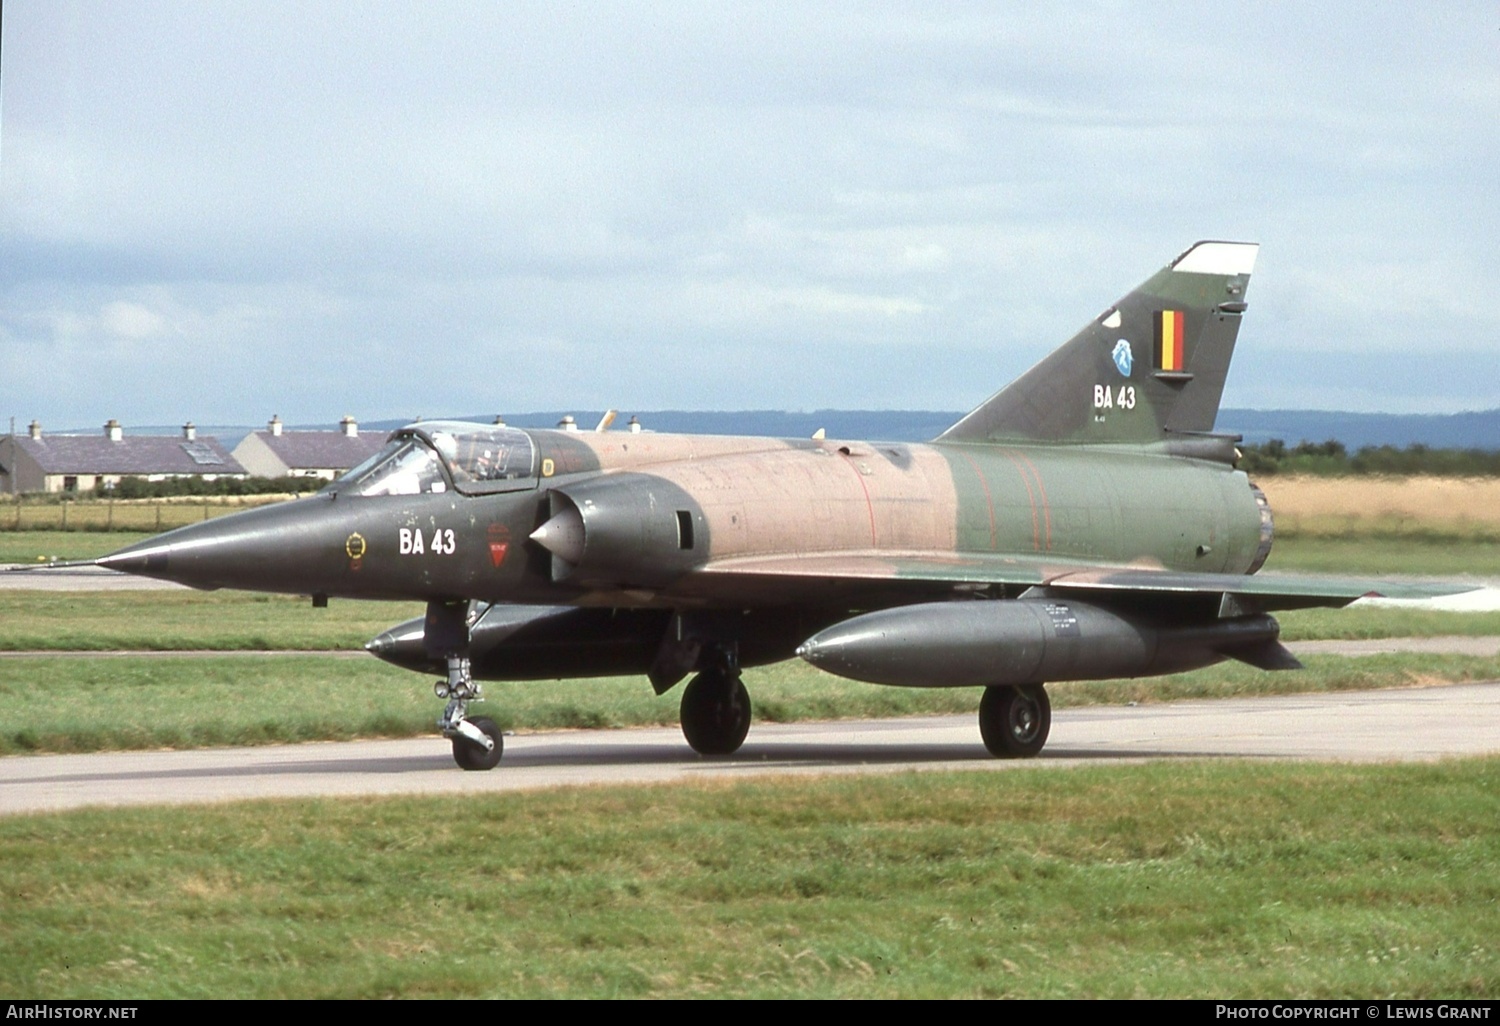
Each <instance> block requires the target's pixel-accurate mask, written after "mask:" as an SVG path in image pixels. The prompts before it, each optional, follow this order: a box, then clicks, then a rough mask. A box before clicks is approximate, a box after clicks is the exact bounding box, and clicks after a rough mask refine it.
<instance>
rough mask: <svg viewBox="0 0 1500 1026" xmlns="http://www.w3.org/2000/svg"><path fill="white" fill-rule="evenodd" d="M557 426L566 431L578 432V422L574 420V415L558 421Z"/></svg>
mask: <svg viewBox="0 0 1500 1026" xmlns="http://www.w3.org/2000/svg"><path fill="white" fill-rule="evenodd" d="M557 426H558V427H560V428H562V429H563V430H564V431H577V430H578V422H577V421H576V420H574V419H573V415H572V414H571V413H570V414H568V415H567V416H566V417H564V418H563V419H562V420H560V421H558V422H557Z"/></svg>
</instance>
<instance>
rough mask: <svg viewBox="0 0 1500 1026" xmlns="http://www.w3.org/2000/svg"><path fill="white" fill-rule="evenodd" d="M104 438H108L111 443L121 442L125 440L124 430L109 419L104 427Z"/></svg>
mask: <svg viewBox="0 0 1500 1026" xmlns="http://www.w3.org/2000/svg"><path fill="white" fill-rule="evenodd" d="M104 437H105V438H108V439H109V440H110V441H111V442H119V441H122V440H123V439H124V438H125V429H124V428H122V427H121V426H120V422H119V421H118V420H115V419H114V418H113V417H111V418H109V423H107V424H105V425H104Z"/></svg>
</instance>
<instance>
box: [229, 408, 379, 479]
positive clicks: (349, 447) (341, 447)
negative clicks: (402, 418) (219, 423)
mask: <svg viewBox="0 0 1500 1026" xmlns="http://www.w3.org/2000/svg"><path fill="white" fill-rule="evenodd" d="M384 444H385V438H384V436H383V435H361V434H360V433H359V424H358V422H357V421H355V419H354V418H353V417H345V418H344V419H343V420H341V421H339V428H338V430H337V431H287V430H284V428H283V426H282V423H281V418H280V417H279V416H275V417H272V418H271V420H270V421H269V422H268V423H267V424H266V429H265V430H264V431H255V432H252V433H251V434H248V435H246V436H245V439H244V441H242V442H240V444H239V445H237V446H235V447H234V458H235V459H236V460H238V461H239V462H240V464H241V465H242V466H243V467H244V468H245V469H246V470H248V471H249V472H250V473H251V474H252V475H254V476H255V477H320V478H322V479H324V480H325V481H332V480H333V479H334V478H336V477H338V476H339V475H340V474H342V473H343V472H344V471H346V470H348V469H349V468H350V467H357V466H359V464H361V463H363V462H364V461H365V460H367V459H369V458H370V457H371V456H373V455H375V454H376V453H377V452H379V451H380V449H381V446H383V445H384Z"/></svg>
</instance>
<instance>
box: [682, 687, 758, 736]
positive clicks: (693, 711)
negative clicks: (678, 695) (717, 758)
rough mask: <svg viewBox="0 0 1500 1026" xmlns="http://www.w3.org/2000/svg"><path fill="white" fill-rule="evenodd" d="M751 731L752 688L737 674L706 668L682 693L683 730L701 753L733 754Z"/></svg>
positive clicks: (684, 734)
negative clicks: (722, 672) (748, 689)
mask: <svg viewBox="0 0 1500 1026" xmlns="http://www.w3.org/2000/svg"><path fill="white" fill-rule="evenodd" d="M748 733H750V692H748V691H746V690H745V685H744V683H743V682H742V681H741V680H740V678H739V677H738V676H735V677H733V678H726V677H725V676H723V675H721V674H719V673H715V672H711V671H704V672H703V673H700V674H698V676H696V677H694V678H693V679H692V681H691V682H689V684H688V686H687V689H686V690H685V691H683V693H682V734H683V736H684V737H686V738H687V743H688V744H689V745H691V746H692V748H693V751H695V752H697V753H698V754H699V755H731V754H733V753H734V752H736V751H738V750H739V747H740V745H742V744H744V743H745V735H746V734H748Z"/></svg>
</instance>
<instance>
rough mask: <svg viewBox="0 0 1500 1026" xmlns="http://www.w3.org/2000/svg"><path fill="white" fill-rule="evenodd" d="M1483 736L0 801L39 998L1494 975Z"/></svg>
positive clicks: (1249, 987)
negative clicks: (61, 807) (669, 781)
mask: <svg viewBox="0 0 1500 1026" xmlns="http://www.w3.org/2000/svg"><path fill="white" fill-rule="evenodd" d="M1497 822H1500V761H1497V760H1494V759H1489V760H1467V761H1456V762H1448V763H1442V764H1438V765H1410V766H1378V767H1355V766H1326V765H1306V764H1293V763H1285V764H1260V763H1244V762H1234V761H1225V762H1208V761H1204V762H1183V761H1172V762H1164V763H1156V764H1144V765H1111V766H1099V767H1083V768H1074V769H1058V768H1054V767H1047V766H1043V765H1028V766H1017V767H1010V768H1007V769H1005V770H1002V771H988V772H966V773H912V774H904V775H897V776H889V777H887V776H874V777H859V778H832V777H830V778H822V779H809V778H806V777H799V778H796V779H795V781H794V782H791V786H789V782H788V781H783V780H756V781H754V782H740V783H735V784H710V785H701V786H687V785H678V786H669V787H632V788H581V789H572V790H561V791H551V792H540V793H529V794H528V793H520V794H503V795H483V794H476V795H470V796H468V797H466V798H464V799H463V800H462V801H461V802H451V803H450V802H443V803H435V802H433V801H432V800H431V799H405V798H402V799H342V800H320V801H295V802H274V803H273V802H264V803H242V804H237V805H233V806H228V807H197V808H184V809H131V810H122V811H83V812H71V813H66V814H53V815H37V816H25V817H13V818H10V819H6V820H3V821H0V894H3V895H4V903H5V905H4V907H5V914H4V915H3V916H0V952H3V953H4V956H5V957H4V958H0V992H4V993H7V994H9V995H12V996H15V997H25V998H69V997H84V996H87V997H91V998H99V999H139V998H147V999H149V998H203V997H213V998H329V997H342V998H381V997H622V996H623V997H703V996H713V997H822V998H891V997H898V998H920V997H1034V998H1054V997H1108V998H1121V997H1124V998H1130V997H1197V998H1205V997H1216V998H1251V997H1253V998H1334V997H1343V998H1350V997H1356V998H1359V999H1362V1000H1363V999H1374V998H1439V997H1442V998H1471V999H1483V998H1494V997H1495V996H1496V995H1497V993H1500V943H1497V941H1496V935H1495V929H1494V926H1495V922H1496V920H1497V917H1500V908H1497V901H1500V877H1497V876H1496V874H1495V872H1494V867H1495V866H1496V865H1497V864H1500V831H1497V829H1496V826H1495V824H1496V823H1497Z"/></svg>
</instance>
